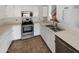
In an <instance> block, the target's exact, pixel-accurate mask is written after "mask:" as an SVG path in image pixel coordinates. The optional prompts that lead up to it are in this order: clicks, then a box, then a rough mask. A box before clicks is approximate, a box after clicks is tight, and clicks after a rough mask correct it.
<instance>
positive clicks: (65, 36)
mask: <svg viewBox="0 0 79 59" xmlns="http://www.w3.org/2000/svg"><path fill="white" fill-rule="evenodd" d="M42 25H43V26H45V24H42ZM45 27H46V26H45ZM47 28H48V27H47ZM49 30H51V29H50V28H49ZM51 31H52V32H53V33H54V34H55V35H57V36H58V37H60V38H61V39H62V40H63V41H65V42H66V43H68V44H69V45H71V46H72V47H74V48H75V49H76V50H78V51H79V35H78V33H77V32H78V31H75V30H70V29H68V28H67V29H65V30H63V31H58V32H54V31H53V30H51ZM74 32H76V33H77V34H76V33H74Z"/></svg>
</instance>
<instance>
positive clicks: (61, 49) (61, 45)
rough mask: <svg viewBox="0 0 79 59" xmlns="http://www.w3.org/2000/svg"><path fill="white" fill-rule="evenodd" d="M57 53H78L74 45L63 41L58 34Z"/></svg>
mask: <svg viewBox="0 0 79 59" xmlns="http://www.w3.org/2000/svg"><path fill="white" fill-rule="evenodd" d="M55 43H56V53H77V52H78V51H77V50H75V49H74V48H73V47H71V46H70V45H68V44H67V43H65V42H64V41H62V40H61V39H60V38H58V37H57V36H56V41H55Z"/></svg>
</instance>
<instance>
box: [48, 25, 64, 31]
mask: <svg viewBox="0 0 79 59" xmlns="http://www.w3.org/2000/svg"><path fill="white" fill-rule="evenodd" d="M46 27H48V28H50V29H51V30H53V31H54V32H58V31H63V30H64V29H61V28H59V27H55V26H53V25H46Z"/></svg>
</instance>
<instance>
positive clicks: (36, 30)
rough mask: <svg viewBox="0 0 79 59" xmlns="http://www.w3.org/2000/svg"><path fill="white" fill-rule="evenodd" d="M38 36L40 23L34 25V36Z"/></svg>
mask: <svg viewBox="0 0 79 59" xmlns="http://www.w3.org/2000/svg"><path fill="white" fill-rule="evenodd" d="M37 35H40V23H34V36H37Z"/></svg>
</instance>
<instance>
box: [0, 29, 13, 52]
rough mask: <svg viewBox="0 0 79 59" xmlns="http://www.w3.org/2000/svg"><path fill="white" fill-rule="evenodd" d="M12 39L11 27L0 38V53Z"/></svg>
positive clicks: (4, 50)
mask: <svg viewBox="0 0 79 59" xmlns="http://www.w3.org/2000/svg"><path fill="white" fill-rule="evenodd" d="M12 40H13V38H12V29H10V30H8V31H7V32H6V33H4V34H3V36H2V37H1V38H0V53H5V52H7V50H8V48H9V46H10V44H11V42H12Z"/></svg>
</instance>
